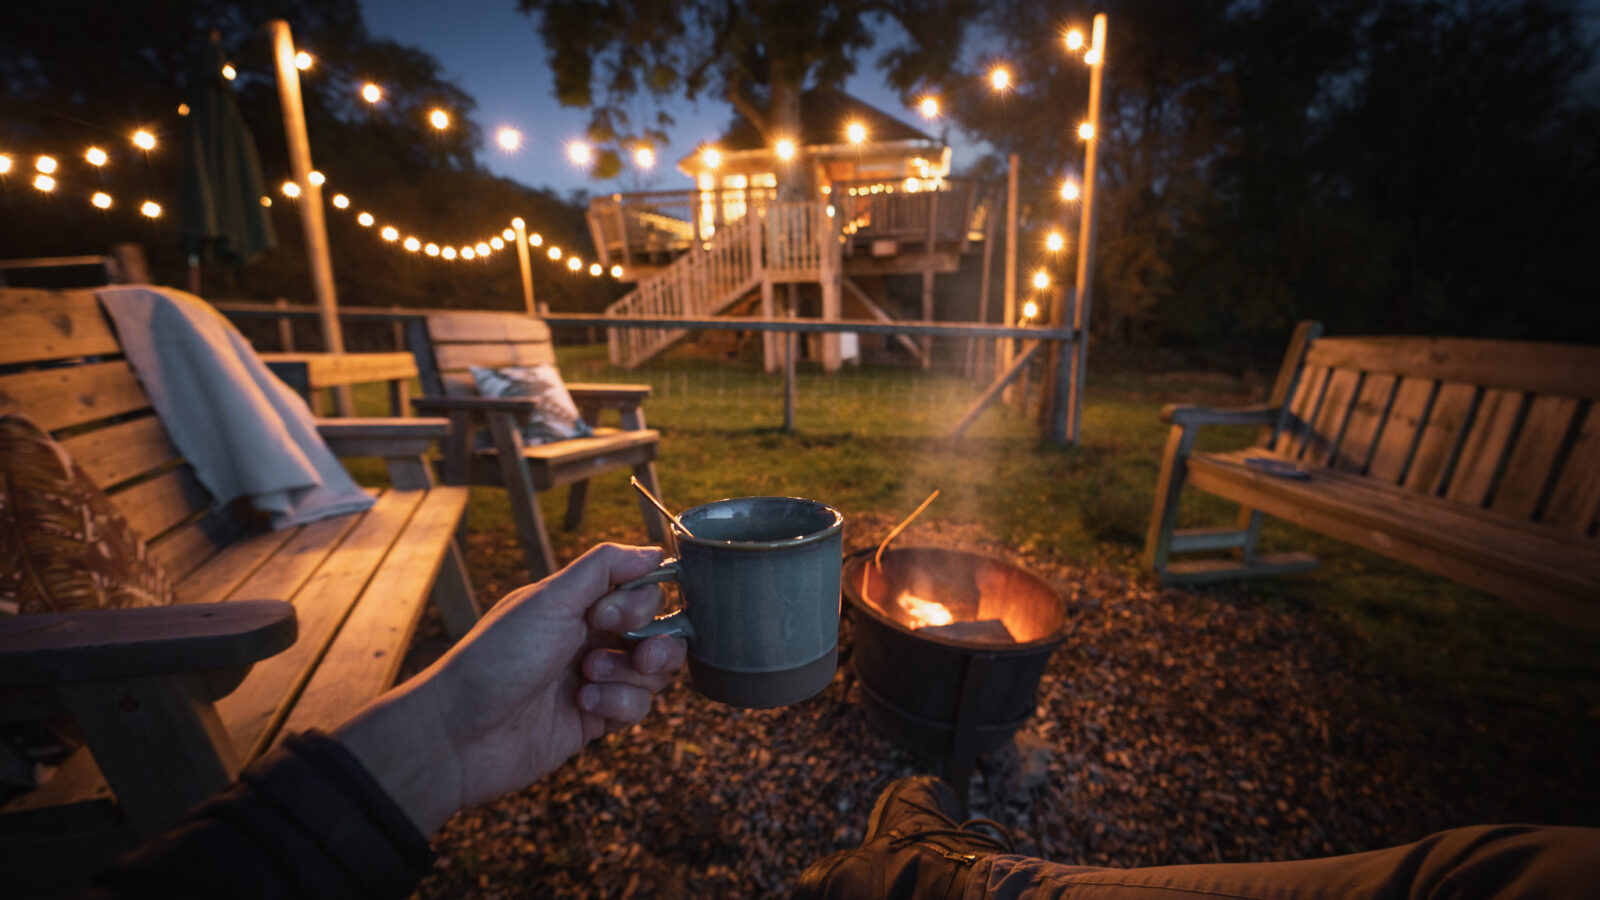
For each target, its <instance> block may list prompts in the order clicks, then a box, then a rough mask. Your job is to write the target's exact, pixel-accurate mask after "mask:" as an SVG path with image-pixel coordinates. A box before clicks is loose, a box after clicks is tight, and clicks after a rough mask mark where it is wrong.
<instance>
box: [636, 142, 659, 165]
mask: <svg viewBox="0 0 1600 900" xmlns="http://www.w3.org/2000/svg"><path fill="white" fill-rule="evenodd" d="M633 161H634V162H636V163H638V164H639V168H641V169H653V168H655V167H656V151H654V150H652V149H650V148H649V147H640V148H638V149H637V150H635V151H633Z"/></svg>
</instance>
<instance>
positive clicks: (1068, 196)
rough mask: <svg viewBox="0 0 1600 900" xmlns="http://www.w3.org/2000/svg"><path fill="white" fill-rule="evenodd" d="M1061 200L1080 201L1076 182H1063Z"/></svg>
mask: <svg viewBox="0 0 1600 900" xmlns="http://www.w3.org/2000/svg"><path fill="white" fill-rule="evenodd" d="M1061 199H1063V200H1076V199H1078V183H1077V182H1076V181H1072V180H1070V179H1069V180H1067V181H1063V182H1061Z"/></svg>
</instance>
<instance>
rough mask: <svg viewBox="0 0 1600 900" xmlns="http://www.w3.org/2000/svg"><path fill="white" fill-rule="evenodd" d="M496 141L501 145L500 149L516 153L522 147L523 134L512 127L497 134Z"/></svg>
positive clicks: (507, 127)
mask: <svg viewBox="0 0 1600 900" xmlns="http://www.w3.org/2000/svg"><path fill="white" fill-rule="evenodd" d="M494 139H495V140H496V141H498V142H499V143H500V149H501V150H504V151H506V152H508V153H514V152H516V151H517V150H518V149H520V148H521V147H522V132H520V131H518V130H516V129H515V128H512V127H511V126H510V125H507V126H505V127H504V128H501V129H500V130H499V131H497V132H495V136H494Z"/></svg>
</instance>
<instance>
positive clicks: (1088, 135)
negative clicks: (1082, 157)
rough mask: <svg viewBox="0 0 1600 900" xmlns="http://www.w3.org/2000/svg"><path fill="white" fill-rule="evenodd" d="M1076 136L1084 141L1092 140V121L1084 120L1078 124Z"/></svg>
mask: <svg viewBox="0 0 1600 900" xmlns="http://www.w3.org/2000/svg"><path fill="white" fill-rule="evenodd" d="M1078 137H1080V138H1082V139H1084V140H1086V141H1092V140H1094V123H1093V122H1084V123H1083V124H1082V125H1079V126H1078Z"/></svg>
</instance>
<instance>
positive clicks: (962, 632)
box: [917, 619, 1017, 645]
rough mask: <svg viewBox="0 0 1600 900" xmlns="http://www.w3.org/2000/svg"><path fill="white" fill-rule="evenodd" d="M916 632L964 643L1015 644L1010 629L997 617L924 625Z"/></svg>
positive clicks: (1015, 640)
mask: <svg viewBox="0 0 1600 900" xmlns="http://www.w3.org/2000/svg"><path fill="white" fill-rule="evenodd" d="M917 634H919V635H922V636H926V637H937V638H944V639H945V640H947V641H961V642H962V643H965V644H996V645H1006V644H1015V643H1016V642H1017V639H1016V638H1014V637H1012V636H1011V629H1009V628H1007V627H1006V623H1004V622H1002V621H1000V620H999V619H981V620H978V621H975V622H951V623H950V624H948V625H926V626H923V627H922V628H918V629H917Z"/></svg>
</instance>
